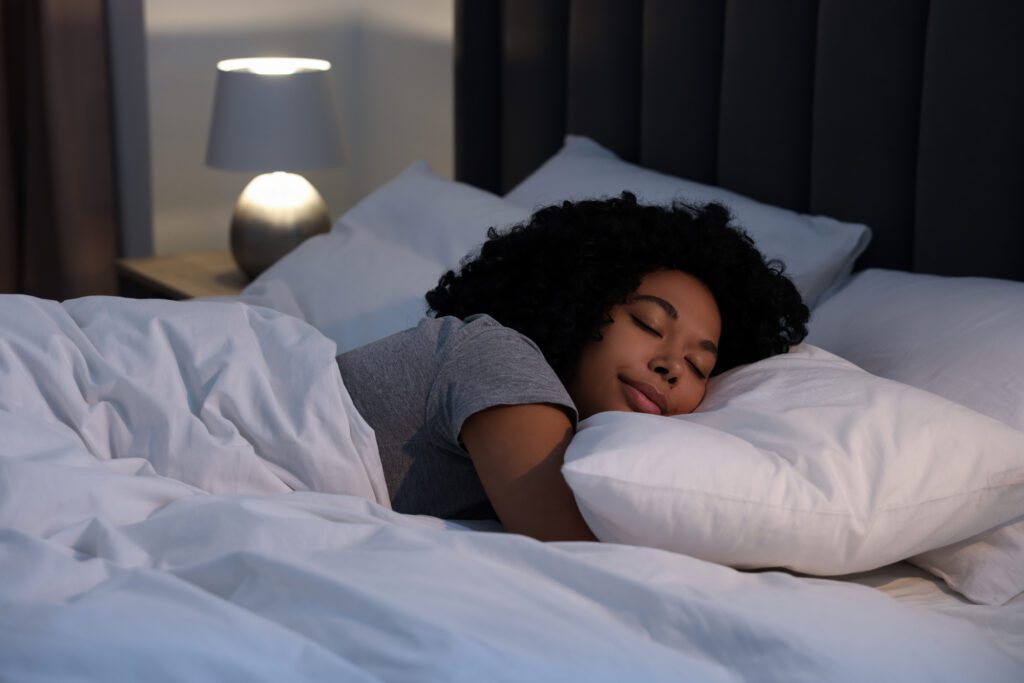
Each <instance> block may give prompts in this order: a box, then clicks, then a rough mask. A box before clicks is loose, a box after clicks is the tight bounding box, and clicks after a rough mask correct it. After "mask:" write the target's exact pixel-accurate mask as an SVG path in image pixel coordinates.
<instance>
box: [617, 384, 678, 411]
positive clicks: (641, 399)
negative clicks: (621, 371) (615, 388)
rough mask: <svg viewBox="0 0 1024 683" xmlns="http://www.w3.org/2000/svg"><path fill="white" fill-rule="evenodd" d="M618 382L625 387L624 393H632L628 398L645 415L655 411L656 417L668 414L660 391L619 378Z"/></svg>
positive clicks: (648, 385)
mask: <svg viewBox="0 0 1024 683" xmlns="http://www.w3.org/2000/svg"><path fill="white" fill-rule="evenodd" d="M619 381H620V382H622V383H623V384H625V385H626V392H627V393H629V392H630V390H632V391H633V393H632V394H630V397H631V398H632V399H633V403H635V404H637V405H636V407H637V408H639V409H640V410H641V411H642V412H645V413H655V409H657V413H656V414H658V415H664V414H665V413H666V412H668V404H667V403H666V402H665V397H664V396H663V395H662V393H661V392H660V391H658V390H657V389H655V388H654V387H652V386H651V385H650V384H647V383H646V382H633V381H631V380H627V379H624V378H622V377H620V378H619Z"/></svg>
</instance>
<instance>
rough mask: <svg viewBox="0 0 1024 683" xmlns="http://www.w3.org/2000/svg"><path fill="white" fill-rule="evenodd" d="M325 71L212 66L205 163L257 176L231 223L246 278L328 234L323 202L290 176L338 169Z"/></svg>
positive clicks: (301, 62) (262, 64) (302, 62)
mask: <svg viewBox="0 0 1024 683" xmlns="http://www.w3.org/2000/svg"><path fill="white" fill-rule="evenodd" d="M330 68H331V65H330V62H327V61H324V60H322V59H297V58H290V57H260V58H247V59H227V60H224V61H222V62H219V63H218V64H217V92H216V96H215V98H214V103H213V121H212V123H211V124H210V137H209V140H208V145H207V148H206V164H207V165H208V166H213V167H216V168H222V169H227V170H232V171H255V172H259V173H260V174H261V175H258V176H256V177H255V178H253V180H252V181H251V182H250V183H249V184H248V185H247V186H246V188H245V189H244V190H243V191H242V194H241V196H239V198H238V203H237V204H236V205H235V211H234V214H233V215H232V218H231V253H232V255H233V256H234V257H235V261H237V262H238V266H239V267H240V268H241V269H242V271H243V272H244V273H245V274H246V275H248V276H249V277H250V278H255V277H256V276H257V275H259V274H260V273H261V272H263V271H264V270H266V269H267V268H268V267H269V266H270V265H271V264H272V263H274V262H275V261H277V260H278V259H279V258H281V257H282V256H284V255H285V254H286V253H288V252H289V251H291V250H292V249H294V248H295V247H296V246H298V245H299V243H301V242H302V241H303V240H305V239H306V238H308V237H311V236H312V235H315V234H317V233H321V232H327V230H328V229H330V227H331V218H330V215H329V214H328V212H327V205H326V204H325V203H324V200H323V197H321V196H320V193H319V192H317V191H316V188H314V187H313V185H312V184H311V183H310V182H309V181H308V180H306V179H305V178H303V177H302V176H301V175H298V173H296V171H306V170H310V169H316V168H327V167H330V166H336V165H338V164H340V163H341V135H340V132H339V130H338V123H337V121H338V116H337V107H336V106H335V98H334V92H333V88H332V86H331V79H330Z"/></svg>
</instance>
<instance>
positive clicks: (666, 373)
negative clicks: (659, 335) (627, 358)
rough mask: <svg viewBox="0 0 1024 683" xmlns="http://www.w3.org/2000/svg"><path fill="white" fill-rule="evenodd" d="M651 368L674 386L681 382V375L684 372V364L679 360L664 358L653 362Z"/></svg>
mask: <svg viewBox="0 0 1024 683" xmlns="http://www.w3.org/2000/svg"><path fill="white" fill-rule="evenodd" d="M651 367H652V369H653V370H654V372H656V373H657V374H659V375H661V377H662V379H664V380H665V381H666V382H668V383H669V386H674V385H675V383H676V382H678V381H679V374H680V373H681V372H682V369H683V363H682V361H680V360H679V359H678V358H672V357H664V358H655V359H654V360H653V361H651Z"/></svg>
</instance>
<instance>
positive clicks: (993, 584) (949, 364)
mask: <svg viewBox="0 0 1024 683" xmlns="http://www.w3.org/2000/svg"><path fill="white" fill-rule="evenodd" d="M809 327H810V335H809V337H808V341H810V342H811V343H814V344H816V345H818V346H821V347H823V348H826V349H828V350H829V351H832V352H833V353H836V354H838V355H840V356H842V357H844V358H846V359H847V360H850V361H852V362H854V363H856V364H857V365H859V366H861V367H862V368H864V369H865V370H868V371H869V372H872V373H874V374H876V375H881V376H882V377H888V378H890V379H894V380H898V381H900V382H905V383H907V384H910V385H913V386H916V387H920V388H922V389H927V390H928V391H931V392H934V393H936V394H938V395H940V396H943V397H945V398H948V399H950V400H951V401H956V402H957V403H961V404H963V405H965V406H968V407H970V408H973V409H974V410H976V411H978V412H980V413H984V414H986V415H989V416H991V417H994V418H996V419H998V420H1001V421H1002V422H1005V423H1006V424H1008V425H1010V426H1011V427H1015V428H1016V429H1018V430H1020V431H1022V432H1024V283H1020V282H1011V281H1008V280H995V279H989V278H953V277H939V276H935V275H921V274H915V273H905V272H900V271H889V270H867V271H864V272H862V273H858V274H857V275H856V276H855V277H854V279H853V280H851V282H850V283H849V284H848V285H847V286H846V287H844V288H843V289H841V290H840V291H839V292H838V293H837V294H836V295H835V296H834V297H833V298H831V299H829V300H828V301H826V302H825V303H823V304H822V305H821V307H819V308H818V309H817V310H815V311H814V314H813V316H812V318H811V323H810V326H809ZM1019 512H1020V513H1021V514H1022V515H1024V508H1022V509H1021V510H1020V511H1019ZM913 562H914V563H915V564H917V565H918V566H920V567H921V568H923V569H926V570H927V571H930V572H932V573H934V574H937V575H938V576H941V577H942V578H943V579H945V580H946V582H947V583H949V584H950V585H951V586H952V587H953V588H955V589H956V590H958V591H960V592H961V593H963V594H964V595H966V596H967V597H969V598H970V599H971V600H974V601H975V602H982V603H985V604H1003V603H1005V602H1006V601H1008V600H1010V599H1011V598H1012V597H1014V596H1015V595H1017V594H1019V593H1021V592H1022V591H1024V519H1022V520H1021V521H1019V522H1017V523H1015V524H1011V525H1008V526H1006V527H1003V528H1002V529H1000V530H998V531H994V532H991V533H986V534H983V535H982V536H981V537H979V538H977V539H970V540H969V541H965V542H961V543H957V544H955V545H954V546H951V547H948V548H941V549H938V550H935V551H932V552H930V553H926V554H924V555H920V556H918V557H916V558H914V559H913Z"/></svg>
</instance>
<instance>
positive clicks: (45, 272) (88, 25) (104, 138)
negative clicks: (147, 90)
mask: <svg viewBox="0 0 1024 683" xmlns="http://www.w3.org/2000/svg"><path fill="white" fill-rule="evenodd" d="M0 48H2V49H0V292H20V293H24V294H31V295H33V296H39V297H44V298H49V299H67V298H73V297H78V296H85V295H89V294H115V293H116V292H117V275H116V259H117V253H118V225H117V208H116V207H117V196H116V186H115V177H116V175H115V168H114V158H115V154H114V142H113V140H114V134H113V133H114V131H113V114H112V112H113V107H112V103H111V92H110V79H109V69H108V62H107V54H108V50H107V34H106V14H105V10H104V0H0Z"/></svg>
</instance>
